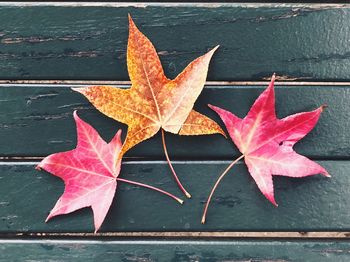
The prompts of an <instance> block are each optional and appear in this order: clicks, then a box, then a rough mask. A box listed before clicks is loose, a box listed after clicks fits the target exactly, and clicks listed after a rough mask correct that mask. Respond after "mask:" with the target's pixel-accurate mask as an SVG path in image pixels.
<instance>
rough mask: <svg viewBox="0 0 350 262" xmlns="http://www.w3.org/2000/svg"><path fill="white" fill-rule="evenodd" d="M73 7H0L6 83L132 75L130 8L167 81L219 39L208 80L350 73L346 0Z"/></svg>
mask: <svg viewBox="0 0 350 262" xmlns="http://www.w3.org/2000/svg"><path fill="white" fill-rule="evenodd" d="M93 4H95V3H91V4H90V5H93ZM19 5H21V6H22V7H21V8H19V7H18V6H19ZM45 5H46V6H45ZM48 5H56V6H48ZM59 5H62V6H59ZM63 5H65V6H63ZM69 5H70V6H69ZM69 5H67V3H54V4H48V3H26V4H25V3H21V4H13V3H2V4H0V24H1V30H0V31H1V32H0V50H1V51H0V69H1V70H0V79H102V80H108V79H116V80H127V79H128V76H127V70H126V64H125V48H126V42H127V31H128V30H127V14H128V13H131V14H132V15H133V17H134V19H135V21H136V23H137V24H138V25H139V26H140V28H141V30H142V31H143V32H144V33H146V34H147V35H148V36H149V38H150V39H151V40H152V41H153V42H154V44H155V46H156V47H157V49H158V51H159V54H160V56H161V60H162V62H163V65H164V68H165V72H166V74H167V75H168V76H169V77H174V76H175V75H177V74H178V73H179V72H180V71H181V70H182V69H183V68H184V67H185V66H186V65H187V64H188V63H189V62H190V61H191V60H192V59H194V58H195V57H197V56H199V55H201V54H203V53H204V52H206V51H207V50H208V48H210V47H213V46H215V45H217V44H220V45H221V48H220V50H219V51H218V52H217V54H216V55H215V57H214V59H213V62H212V64H211V67H210V71H209V79H210V80H260V79H263V78H265V77H269V76H270V75H271V73H272V72H277V73H278V74H279V75H284V76H285V78H286V79H298V80H348V79H349V76H350V57H349V53H350V46H349V45H348V39H349V33H348V32H350V24H349V23H348V21H349V19H350V7H349V5H333V6H327V5H312V4H303V5H300V4H299V5H298V4H275V5H273V4H270V5H261V4H258V5H253V4H228V3H226V4H224V3H221V4H220V3H219V4H215V5H210V4H151V3H150V4H146V3H139V4H138V3H134V4H133V3H127V4H118V3H102V4H101V3H99V4H98V5H99V6H86V5H89V4H86V5H85V6H82V4H80V5H81V6H73V5H78V3H76V4H74V3H73V4H72V3H70V4H69ZM103 5H104V6H103ZM257 7H259V8H257Z"/></svg>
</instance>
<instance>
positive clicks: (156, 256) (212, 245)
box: [0, 240, 350, 262]
mask: <svg viewBox="0 0 350 262" xmlns="http://www.w3.org/2000/svg"><path fill="white" fill-rule="evenodd" d="M349 250H350V243H349V242H347V241H335V242H331V241H195V240H194V241H163V240H152V241H147V242H146V241H143V240H134V241H131V240H129V241H96V240H95V241H93V240H90V241H88V240H85V241H77V240H76V241H74V240H31V241H29V240H26V241H23V240H17V241H13V240H2V241H0V251H1V255H0V259H1V260H3V261H17V260H19V257H20V260H25V261H43V260H48V259H50V260H53V261H56V260H62V259H64V260H69V261H86V260H88V261H92V260H94V261H95V260H101V259H102V260H103V261H271V262H272V261H275V262H282V261H283V262H284V261H310V262H323V261H337V262H346V261H349V259H350V255H349Z"/></svg>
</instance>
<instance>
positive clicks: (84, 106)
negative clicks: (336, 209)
mask: <svg viewBox="0 0 350 262" xmlns="http://www.w3.org/2000/svg"><path fill="white" fill-rule="evenodd" d="M264 88H265V86H208V87H206V88H205V89H204V91H203V93H202V94H201V96H200V97H199V99H198V101H197V103H196V105H195V108H196V109H198V110H199V111H200V112H202V113H205V114H207V115H208V116H210V117H212V118H213V119H216V120H217V121H218V123H220V124H221V125H222V123H221V121H220V119H219V118H218V117H217V116H216V115H215V113H214V112H213V111H211V110H210V109H209V108H208V107H207V104H208V103H212V104H214V105H217V106H221V107H223V108H226V109H227V110H231V111H232V112H234V113H236V114H237V115H238V116H240V117H244V116H245V114H246V113H247V112H248V110H249V108H250V106H251V105H252V103H253V102H254V100H255V99H256V98H257V97H258V95H259V94H260V93H261V92H262V90H263V89H264ZM0 98H1V101H0V112H1V113H0V126H1V128H0V144H1V147H0V156H2V157H4V156H46V155H48V154H50V153H53V152H58V151H65V150H70V149H72V148H74V147H75V143H76V142H75V138H76V131H75V125H74V121H73V118H72V113H73V110H75V109H78V110H79V114H80V116H81V117H82V118H83V119H85V120H86V121H88V122H89V123H90V124H92V125H93V126H94V127H95V128H96V129H97V130H98V131H99V132H100V133H101V135H102V136H103V137H104V138H105V139H106V140H109V139H111V137H112V136H113V134H114V133H115V132H116V130H117V129H118V128H121V127H122V128H123V129H124V131H125V130H126V129H125V127H126V126H125V125H123V124H120V123H118V122H117V121H114V120H112V119H109V118H107V117H105V116H103V115H102V114H101V113H99V112H98V111H97V110H95V109H93V108H92V106H90V104H89V102H88V101H87V100H86V99H85V98H84V97H83V96H82V95H80V94H78V93H76V92H73V91H71V89H70V87H69V86H63V85H57V86H56V85H48V86H35V85H14V86H13V85H2V86H0ZM276 98H277V114H278V116H279V117H284V116H286V115H289V114H292V113H296V112H300V111H306V110H312V109H314V108H316V107H318V106H320V105H321V104H327V105H328V108H327V109H326V110H325V112H324V113H323V115H322V117H321V119H320V121H319V123H318V125H317V126H316V128H315V129H314V130H313V131H312V132H311V133H310V134H309V135H308V136H307V137H306V138H304V139H303V140H302V141H300V142H299V143H298V144H297V145H296V147H295V148H296V150H297V151H298V152H300V153H302V154H305V155H308V156H310V157H312V158H319V159H320V158H321V159H325V158H327V159H329V158H333V159H334V158H336V159H340V158H342V159H344V158H348V157H349V156H350V132H349V131H348V130H350V122H349V118H350V117H349V110H347V108H349V105H350V86H343V87H336V86H334V87H331V86H329V87H322V86H313V87H308V86H288V87H286V86H278V87H276ZM124 135H125V132H124ZM166 137H167V142H168V147H169V150H170V154H171V156H172V158H174V159H192V160H193V159H210V160H212V159H218V160H223V159H226V160H229V159H233V158H234V157H235V156H237V154H238V152H237V149H236V148H235V146H234V145H233V143H232V142H230V141H228V140H225V139H224V137H222V136H219V135H213V136H201V137H185V136H175V135H171V134H167V136H166ZM213 148H215V150H213ZM127 155H128V156H129V157H133V158H142V159H158V160H159V159H160V160H161V159H164V154H163V151H162V146H161V139H160V137H159V136H157V137H155V138H152V139H150V140H148V141H145V142H143V143H141V144H140V145H138V146H137V147H135V148H134V149H132V150H131V151H130V153H128V154H127Z"/></svg>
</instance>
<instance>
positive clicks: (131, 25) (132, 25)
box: [128, 13, 137, 28]
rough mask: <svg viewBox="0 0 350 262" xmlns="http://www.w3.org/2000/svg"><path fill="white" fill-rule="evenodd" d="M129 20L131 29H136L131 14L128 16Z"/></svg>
mask: <svg viewBox="0 0 350 262" xmlns="http://www.w3.org/2000/svg"><path fill="white" fill-rule="evenodd" d="M128 19H129V27H136V25H135V23H134V20H132V17H131V15H130V13H129V14H128ZM136 28H137V27H136Z"/></svg>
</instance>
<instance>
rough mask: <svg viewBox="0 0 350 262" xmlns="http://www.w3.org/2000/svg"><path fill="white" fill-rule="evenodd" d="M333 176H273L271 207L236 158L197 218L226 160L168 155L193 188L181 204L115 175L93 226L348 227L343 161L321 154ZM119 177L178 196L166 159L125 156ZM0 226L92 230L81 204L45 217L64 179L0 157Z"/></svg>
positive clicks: (7, 229) (349, 184)
mask: <svg viewBox="0 0 350 262" xmlns="http://www.w3.org/2000/svg"><path fill="white" fill-rule="evenodd" d="M319 163H320V164H321V165H323V166H324V167H325V168H326V169H327V170H328V171H329V173H330V174H331V175H332V178H325V177H323V176H313V177H308V178H303V179H292V178H286V177H278V176H275V177H274V182H275V196H276V200H277V202H278V204H279V207H278V208H275V207H274V206H273V205H272V204H271V203H270V202H268V201H267V200H266V199H265V198H264V197H263V196H262V194H261V193H260V192H259V190H258V189H257V186H256V185H255V183H254V181H253V179H252V178H251V177H250V175H249V174H248V172H247V169H246V167H245V165H244V164H243V163H240V164H238V165H237V166H236V167H234V168H233V169H232V171H230V174H229V175H228V176H227V177H226V178H225V179H224V180H223V182H222V183H221V184H220V186H219V188H218V190H217V191H216V193H215V195H214V197H213V201H212V204H211V206H210V208H209V212H208V216H207V223H206V224H205V225H202V224H201V223H200V219H201V215H202V211H203V207H204V203H205V201H206V199H207V197H208V194H209V191H210V189H211V186H212V185H213V184H214V182H215V181H216V179H217V177H218V176H219V174H220V173H221V172H222V171H223V170H224V169H225V168H226V167H227V165H228V164H229V162H228V161H227V162H222V161H206V162H191V161H189V162H175V163H174V164H175V169H176V170H177V172H178V175H179V177H180V178H181V180H182V181H183V183H184V185H186V187H187V189H188V190H189V191H190V192H191V194H192V196H193V197H192V199H190V200H186V199H184V200H185V203H184V205H183V206H181V205H180V204H178V203H177V202H176V201H174V200H172V199H170V198H168V197H165V196H162V195H160V194H159V193H157V192H154V191H151V190H148V189H144V188H140V187H135V186H130V185H127V184H122V183H120V184H119V186H120V187H119V186H118V190H117V194H116V197H115V199H114V202H113V204H112V207H111V209H110V211H109V213H108V214H107V217H106V220H105V222H104V224H103V225H102V228H101V230H100V232H120V231H221V230H222V231H298V232H299V231H302V232H307V231H349V230H350V219H349V217H350V210H349V199H350V191H349V188H350V177H349V170H350V162H349V161H320V162H319ZM120 176H121V177H122V178H126V179H130V180H134V181H139V182H144V183H148V184H151V185H155V186H158V187H161V188H163V189H165V190H168V191H170V192H172V193H174V194H176V195H178V196H181V197H182V195H181V193H180V191H179V189H178V188H177V186H176V183H175V182H174V181H173V179H172V177H171V174H170V171H169V168H168V166H167V164H166V162H150V161H147V162H124V164H123V166H122V172H121V175H120ZM0 181H1V183H0V192H1V195H0V233H11V232H12V233H15V232H23V233H26V232H93V223H92V222H93V221H92V212H91V210H90V209H83V210H80V211H77V212H74V213H72V214H69V215H65V216H59V217H56V218H54V219H52V220H51V221H50V222H48V223H45V222H44V221H45V218H46V216H47V215H48V213H49V211H50V210H51V209H52V208H53V206H54V204H55V202H56V201H57V199H58V197H59V196H60V195H61V194H62V192H63V182H62V181H61V180H60V179H58V178H57V177H54V176H51V175H49V174H47V173H45V172H43V171H42V172H39V171H36V170H34V166H33V165H31V164H29V163H12V162H8V163H4V162H2V163H1V164H0Z"/></svg>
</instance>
